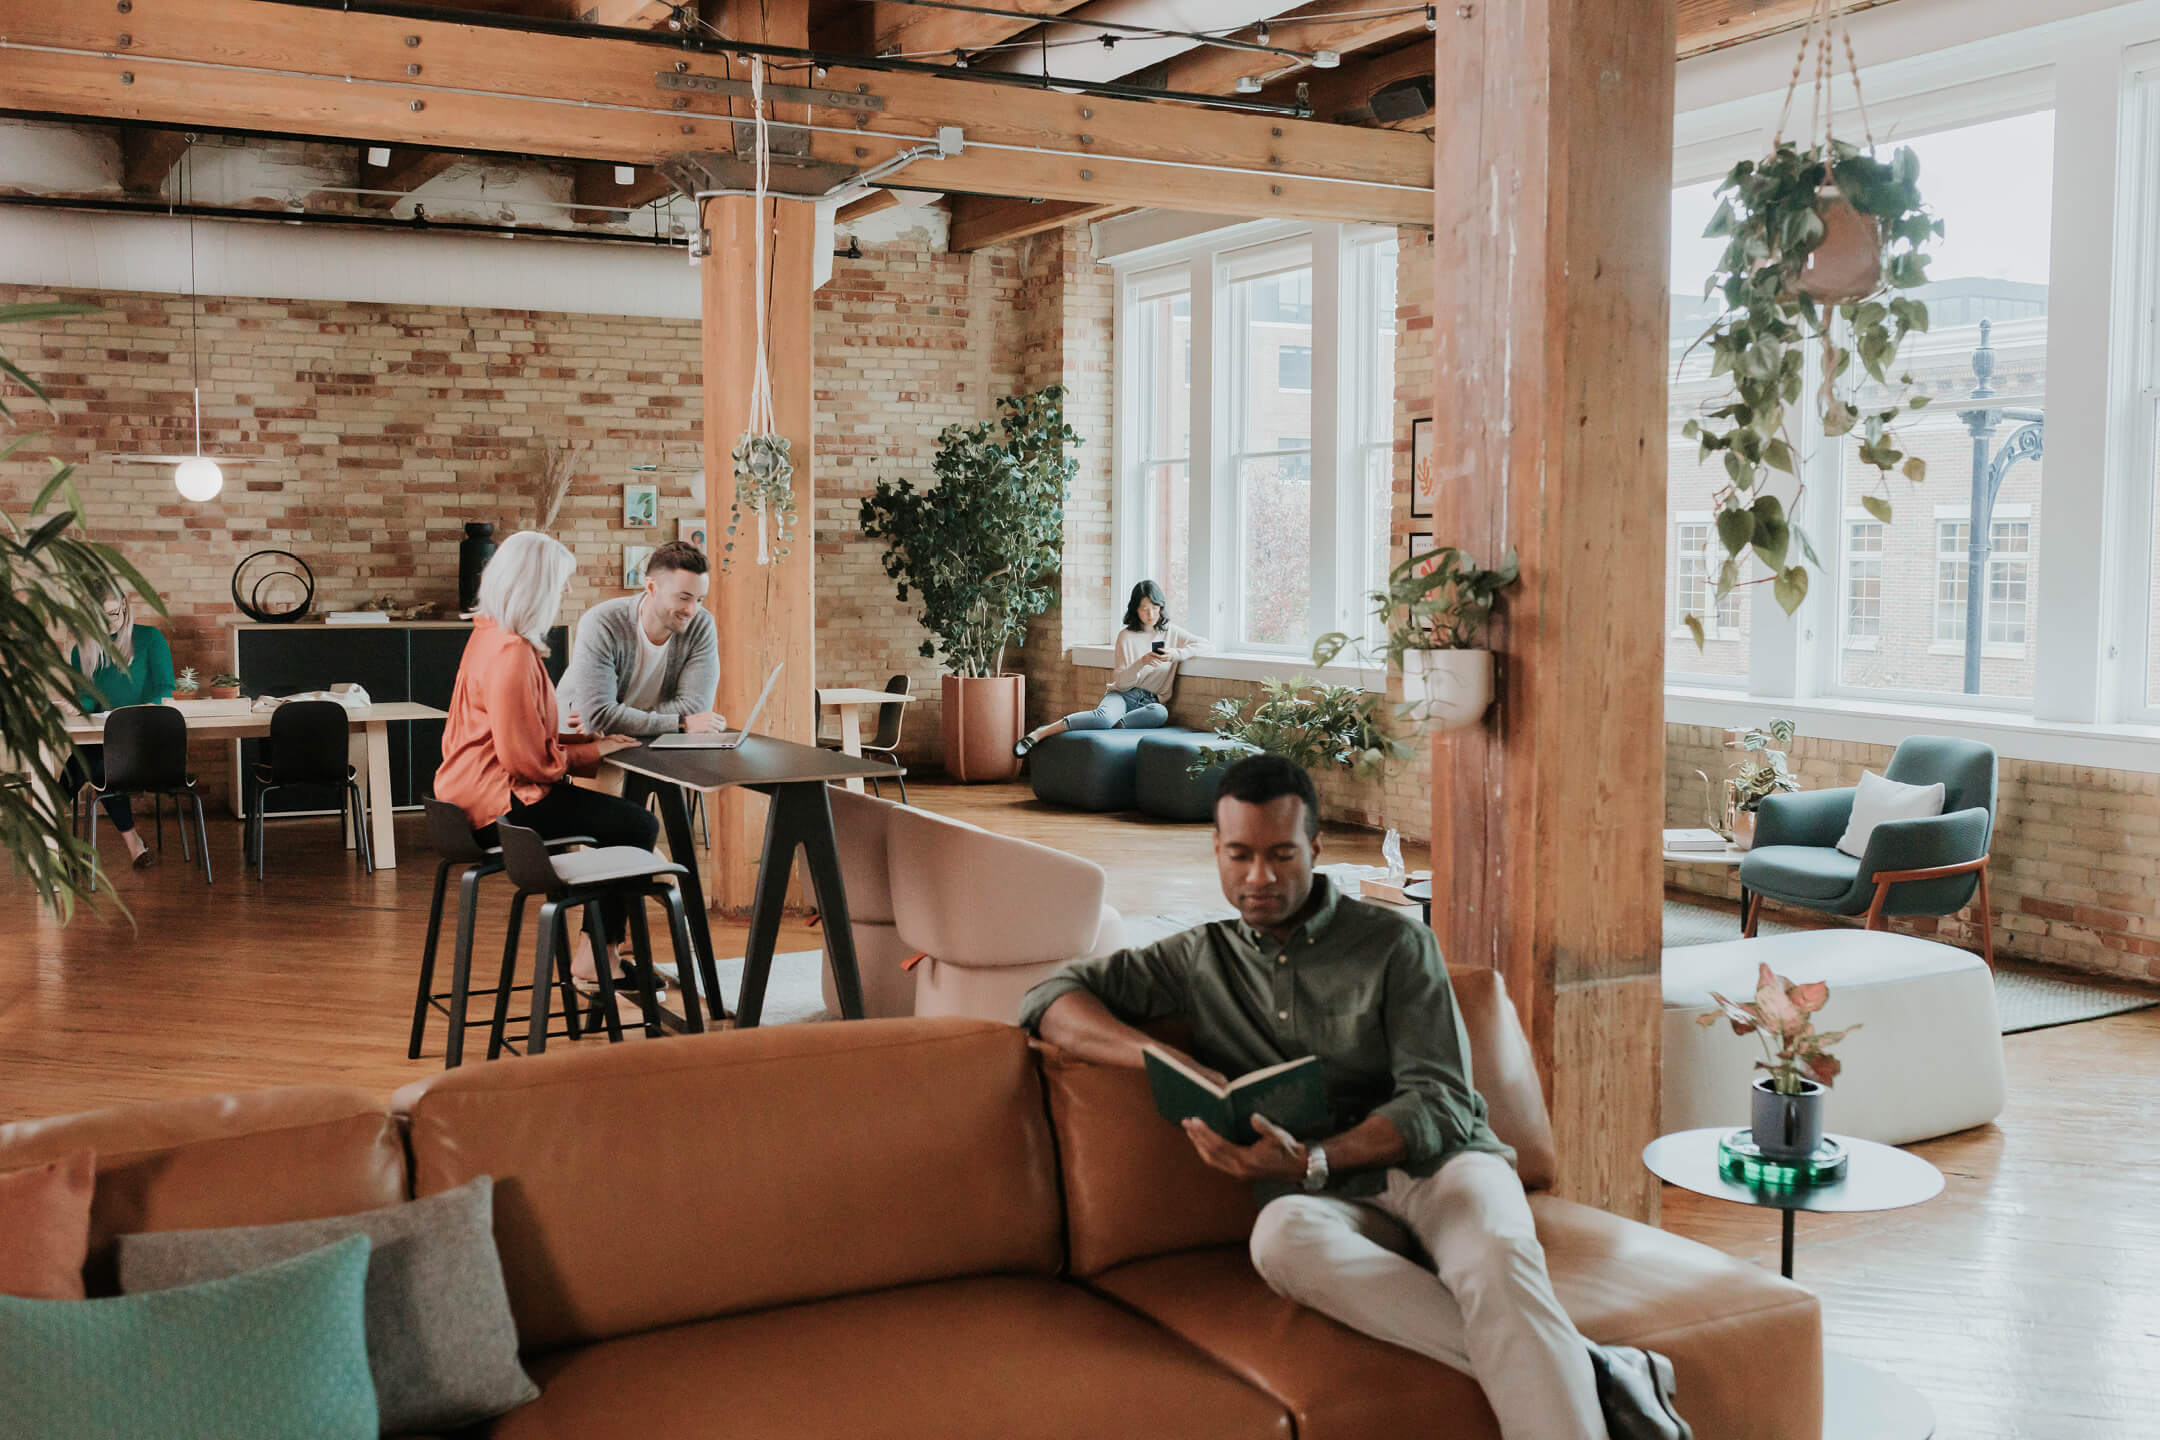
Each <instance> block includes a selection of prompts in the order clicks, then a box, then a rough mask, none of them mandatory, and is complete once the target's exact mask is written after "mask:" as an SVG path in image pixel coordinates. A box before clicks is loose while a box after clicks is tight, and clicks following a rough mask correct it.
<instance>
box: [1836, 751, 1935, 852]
mask: <svg viewBox="0 0 2160 1440" xmlns="http://www.w3.org/2000/svg"><path fill="white" fill-rule="evenodd" d="M1945 793H1946V792H1945V791H1944V789H1943V784H1942V782H1941V781H1940V780H1938V781H1936V782H1935V783H1934V784H1933V785H1906V784H1903V783H1901V782H1899V781H1896V780H1885V779H1884V778H1883V777H1882V776H1880V775H1877V774H1876V773H1875V772H1874V771H1872V770H1863V771H1861V772H1860V784H1859V786H1858V787H1857V788H1855V789H1854V791H1853V801H1852V819H1851V820H1850V821H1848V822H1847V823H1846V826H1845V833H1844V835H1843V836H1841V837H1840V838H1839V840H1838V842H1837V848H1838V849H1840V850H1842V851H1844V852H1845V853H1846V854H1847V855H1850V856H1852V857H1853V858H1854V859H1855V860H1858V859H1861V858H1862V857H1864V856H1865V855H1866V854H1867V842H1868V837H1869V836H1871V835H1873V834H1874V833H1875V827H1876V826H1877V825H1880V824H1882V823H1883V822H1884V821H1885V820H1923V819H1926V818H1927V817H1928V816H1930V815H1940V814H1942V807H1943V796H1944V794H1945Z"/></svg>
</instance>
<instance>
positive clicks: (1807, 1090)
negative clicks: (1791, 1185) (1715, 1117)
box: [1695, 965, 1860, 1164]
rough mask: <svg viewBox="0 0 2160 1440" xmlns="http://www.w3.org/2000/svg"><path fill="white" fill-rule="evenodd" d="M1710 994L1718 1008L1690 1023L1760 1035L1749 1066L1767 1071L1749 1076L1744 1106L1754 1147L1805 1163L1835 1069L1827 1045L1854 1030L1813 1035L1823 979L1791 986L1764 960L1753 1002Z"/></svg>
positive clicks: (1815, 1144)
mask: <svg viewBox="0 0 2160 1440" xmlns="http://www.w3.org/2000/svg"><path fill="white" fill-rule="evenodd" d="M1710 998H1711V999H1712V1000H1713V1001H1715V1002H1716V1004H1717V1007H1718V1008H1717V1009H1715V1010H1712V1011H1710V1012H1708V1013H1707V1014H1704V1015H1700V1016H1697V1017H1696V1020H1695V1023H1696V1024H1698V1025H1715V1024H1716V1023H1717V1022H1718V1021H1719V1020H1727V1021H1730V1022H1731V1024H1732V1028H1733V1034H1735V1035H1759V1036H1761V1037H1762V1045H1763V1054H1764V1057H1765V1058H1763V1059H1761V1060H1758V1061H1756V1062H1755V1068H1756V1069H1758V1070H1763V1071H1767V1072H1768V1073H1767V1074H1765V1075H1763V1076H1762V1077H1761V1078H1760V1079H1758V1080H1756V1082H1755V1084H1754V1087H1753V1091H1752V1093H1751V1095H1750V1097H1749V1099H1750V1104H1749V1110H1748V1118H1749V1120H1750V1121H1751V1122H1752V1124H1751V1126H1750V1128H1751V1130H1752V1131H1753V1137H1752V1138H1753V1142H1754V1145H1755V1148H1756V1149H1758V1150H1760V1151H1761V1152H1762V1154H1763V1155H1764V1156H1765V1157H1766V1158H1769V1159H1771V1160H1776V1161H1781V1162H1784V1163H1789V1164H1796V1163H1802V1162H1805V1161H1807V1160H1809V1159H1810V1158H1812V1157H1813V1156H1814V1155H1815V1153H1816V1151H1817V1150H1818V1149H1820V1148H1821V1146H1822V1139H1823V1120H1822V1110H1823V1097H1824V1095H1826V1094H1828V1093H1829V1089H1830V1086H1831V1085H1832V1084H1834V1083H1835V1082H1836V1080H1837V1077H1838V1070H1839V1068H1840V1066H1839V1062H1838V1060H1837V1059H1836V1057H1834V1056H1833V1055H1831V1053H1830V1047H1831V1046H1833V1045H1835V1044H1837V1043H1838V1042H1839V1041H1841V1040H1843V1039H1844V1038H1845V1037H1846V1036H1847V1035H1850V1034H1852V1032H1853V1031H1855V1030H1857V1029H1859V1028H1860V1027H1859V1026H1857V1025H1848V1026H1846V1027H1845V1028H1844V1029H1843V1030H1832V1031H1829V1032H1827V1033H1823V1034H1818V1033H1816V1030H1815V1019H1814V1017H1815V1014H1816V1012H1817V1011H1819V1010H1821V1009H1822V1008H1823V1006H1824V1005H1825V1004H1826V1003H1827V1002H1828V1001H1829V999H1830V985H1829V983H1828V982H1827V981H1823V980H1817V981H1814V982H1813V983H1811V984H1807V985H1795V984H1793V983H1792V981H1790V980H1787V979H1786V978H1785V977H1784V976H1782V975H1778V974H1775V973H1773V972H1772V971H1771V969H1770V967H1769V966H1768V965H1763V966H1761V967H1760V968H1759V970H1758V972H1757V974H1756V977H1755V998H1754V999H1753V1000H1749V1001H1736V1000H1728V999H1726V998H1725V997H1724V996H1723V995H1720V994H1718V993H1717V991H1715V990H1713V991H1711V992H1710Z"/></svg>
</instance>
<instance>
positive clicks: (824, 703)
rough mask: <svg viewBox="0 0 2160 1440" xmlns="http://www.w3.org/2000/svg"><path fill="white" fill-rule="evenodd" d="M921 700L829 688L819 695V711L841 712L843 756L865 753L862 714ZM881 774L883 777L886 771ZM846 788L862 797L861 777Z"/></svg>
mask: <svg viewBox="0 0 2160 1440" xmlns="http://www.w3.org/2000/svg"><path fill="white" fill-rule="evenodd" d="M921 698H922V697H921V696H920V695H909V694H904V693H902V692H900V691H897V690H864V689H859V688H857V687H854V686H834V687H826V688H821V689H820V690H819V691H818V692H817V703H818V708H819V709H820V710H837V711H839V712H840V753H841V754H843V755H860V754H862V714H863V711H865V710H875V709H877V708H878V707H879V706H880V705H912V704H914V703H915V702H916V701H917V700H920V699H921ZM878 773H879V774H881V775H882V774H883V773H884V772H883V771H880V772H878ZM847 788H848V789H850V790H852V791H854V792H855V793H856V794H858V795H860V794H862V777H861V776H860V775H858V776H855V777H853V778H852V779H850V780H849V781H848V782H847Z"/></svg>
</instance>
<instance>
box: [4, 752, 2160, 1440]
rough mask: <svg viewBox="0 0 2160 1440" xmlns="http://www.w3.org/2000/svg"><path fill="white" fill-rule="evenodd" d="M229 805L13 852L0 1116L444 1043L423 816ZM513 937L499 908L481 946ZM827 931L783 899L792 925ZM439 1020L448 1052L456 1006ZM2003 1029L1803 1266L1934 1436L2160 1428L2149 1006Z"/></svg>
mask: <svg viewBox="0 0 2160 1440" xmlns="http://www.w3.org/2000/svg"><path fill="white" fill-rule="evenodd" d="M912 788H913V790H914V798H915V799H916V801H917V802H918V803H921V804H927V805H928V806H929V807H931V808H933V809H937V810H940V811H943V812H945V813H948V814H952V815H956V816H959V817H961V818H965V819H968V820H972V821H974V822H976V823H979V824H983V825H986V826H989V827H990V828H993V829H996V830H999V831H1001V832H1003V833H1007V834H1014V835H1020V836H1024V837H1026V838H1028V839H1033V840H1038V841H1042V842H1045V843H1048V844H1053V845H1056V846H1058V847H1060V848H1062V849H1065V850H1069V851H1072V852H1074V853H1077V854H1081V855H1085V856H1087V857H1088V858H1090V859H1092V860H1095V861H1096V862H1098V863H1099V864H1101V865H1103V866H1104V868H1105V869H1107V870H1108V871H1109V873H1110V877H1111V878H1110V900H1111V903H1112V904H1114V905H1116V906H1117V907H1118V908H1119V909H1121V910H1124V911H1126V912H1128V913H1135V914H1138V913H1148V912H1160V911H1170V910H1179V909H1185V908H1189V907H1192V906H1197V905H1209V904H1217V903H1219V902H1220V896H1219V892H1218V891H1217V889H1216V885H1215V875H1214V869H1213V866H1212V864H1211V861H1210V856H1209V852H1208V845H1207V832H1206V830H1205V829H1204V828H1202V827H1199V826H1186V825H1171V824H1164V823H1153V822H1144V821H1134V820H1128V819H1124V818H1106V817H1097V816H1082V815H1074V814H1071V813H1069V812H1062V811H1053V810H1050V809H1048V808H1046V807H1043V806H1040V805H1037V804H1036V803H1035V802H1034V801H1033V800H1032V799H1030V798H1029V797H1028V796H1027V794H1026V792H1025V791H1023V790H1021V789H1019V788H1018V787H1009V786H996V787H981V788H974V789H963V788H959V787H939V786H932V785H928V784H923V785H917V786H914V787H912ZM212 829H213V836H212V840H213V853H214V856H215V860H216V863H217V866H218V879H217V883H216V885H215V886H211V887H205V886H204V885H203V883H202V877H201V873H200V872H199V871H195V870H191V869H189V868H187V867H186V866H184V865H183V864H182V863H181V861H180V855H179V845H178V839H177V837H176V836H175V835H174V834H173V833H172V830H171V827H170V826H168V827H167V841H168V850H167V858H166V863H165V864H163V865H162V866H159V867H157V868H154V869H151V870H148V871H128V872H125V873H123V874H122V875H121V876H120V877H119V881H118V891H119V894H120V895H121V896H122V897H123V898H124V899H125V900H126V902H127V903H128V904H129V905H130V907H132V909H133V911H134V915H135V922H136V928H135V929H133V930H131V929H130V927H129V925H128V924H127V922H125V921H123V920H120V919H117V918H115V917H112V916H110V915H87V916H85V917H83V918H81V919H78V920H77V922H76V923H75V924H73V925H71V926H69V927H67V928H66V929H64V930H63V929H61V928H60V927H58V926H56V925H54V924H53V923H52V921H51V920H50V919H49V918H48V917H45V916H43V915H42V914H41V913H40V912H39V911H38V910H37V908H36V907H35V905H34V904H33V903H32V900H31V898H30V896H29V894H28V892H27V890H26V889H24V888H23V887H22V886H21V885H20V883H19V882H17V881H15V880H13V879H12V878H7V877H4V876H0V922H4V923H0V1122H4V1121H7V1120H12V1119H23V1118H28V1117H33V1116H39V1115H51V1114H59V1113H64V1112H67V1111H72V1110H83V1109H90V1108H94V1107H97V1106H102V1105H111V1104H118V1103H125V1102H129V1101H137V1100H149V1099H157V1098H163V1097H169V1096H179V1095H190V1094H197V1093H201V1092H203V1091H207V1090H214V1089H233V1088H247V1087H253V1086H262V1085H276V1084H286V1083H292V1082H295V1081H303V1080H305V1081H315V1082H324V1081H331V1082H342V1083H348V1084H354V1085H359V1086H362V1087H364V1088H366V1089H369V1090H372V1091H376V1092H379V1093H387V1092H388V1091H390V1090H391V1089H393V1088H394V1087H396V1086H397V1085H399V1084H402V1083H404V1082H405V1081H407V1080H411V1079H414V1078H417V1077H419V1076H421V1075H424V1074H428V1073H430V1072H431V1071H432V1070H433V1069H434V1068H435V1067H436V1066H437V1065H439V1064H440V1060H439V1059H430V1060H422V1061H409V1060H407V1059H406V1058H405V1040H406V1031H407V1026H408V1023H409V1018H410V1007H411V1003H412V984H413V979H414V974H415V966H416V964H417V960H418V956H419V953H420V943H421V941H420V936H421V930H422V926H423V923H424V921H425V919H426V914H427V898H428V889H429V884H430V881H431V880H432V877H433V870H434V867H433V864H432V863H431V859H430V856H429V853H428V849H427V846H426V843H425V838H424V836H423V835H422V833H421V831H420V827H419V826H418V824H417V823H415V822H414V821H413V820H410V819H405V818H401V819H400V821H399V832H398V834H399V849H400V852H401V854H403V855H404V856H405V864H404V865H403V866H401V867H400V868H398V869H396V870H389V871H382V872H378V873H377V874H376V875H375V876H373V877H372V878H369V877H364V876H362V875H360V874H359V872H358V867H357V864H356V863H355V862H354V861H353V860H351V859H350V858H349V857H348V855H347V854H346V852H344V851H343V850H342V849H339V848H338V846H337V844H336V840H335V838H334V827H332V826H331V825H330V824H328V823H327V822H319V821H295V822H288V823H287V824H285V825H283V826H274V827H273V828H272V831H271V867H272V868H271V875H270V879H269V881H268V883H267V884H259V883H257V882H256V881H255V880H254V878H253V877H252V876H250V875H243V874H242V872H241V866H240V856H239V827H238V826H237V825H235V824H233V823H231V822H230V821H229V820H228V821H227V822H225V823H224V824H222V825H218V824H213V827H212ZM1326 843H1327V845H1328V847H1329V854H1328V855H1327V857H1326V858H1329V859H1347V860H1360V861H1368V862H1369V861H1375V860H1377V858H1378V837H1376V836H1373V835H1371V834H1367V833H1362V832H1353V831H1345V832H1341V833H1336V832H1330V834H1329V835H1328V837H1327V840H1326ZM112 854H113V857H114V859H115V860H116V861H117V858H118V851H117V848H115V849H114V850H113V852H112ZM1408 858H1409V861H1410V863H1411V864H1412V865H1413V866H1416V865H1421V864H1422V863H1424V861H1423V856H1422V854H1421V853H1418V852H1417V851H1416V850H1415V849H1414V848H1413V849H1412V851H1411V854H1410V855H1409V857H1408ZM741 935H742V927H741V926H740V925H729V924H725V923H722V924H718V925H716V927H715V940H716V943H717V944H719V946H720V947H721V949H722V951H723V953H734V954H739V953H741ZM500 938H501V937H500V928H499V921H496V920H495V919H494V917H492V916H491V917H489V918H488V920H487V921H486V922H484V923H483V928H482V930H481V933H480V941H479V952H478V953H480V954H483V955H485V954H489V953H491V946H492V947H493V948H494V949H499V946H500ZM817 943H818V942H817V938H816V934H815V932H814V931H812V930H810V929H809V928H808V927H806V926H803V925H801V924H799V923H796V922H791V923H790V925H789V928H788V931H787V932H786V933H785V934H783V936H782V942H781V948H783V949H810V948H814V947H815V946H816V945H817ZM431 1041H432V1043H431V1045H430V1053H431V1055H432V1056H437V1057H439V1056H440V1054H441V1040H440V1029H439V1027H438V1028H437V1029H436V1030H435V1032H434V1034H433V1035H432V1036H431ZM2004 1047H2005V1050H2006V1052H2007V1056H2008V1061H2009V1074H2010V1095H2011V1100H2010V1107H2009V1109H2008V1110H2006V1111H2005V1112H2004V1114H2003V1117H2002V1119H2001V1121H2000V1122H1999V1123H1998V1124H1996V1125H1992V1126H1985V1127H1982V1128H1981V1129H1978V1130H1974V1131H1969V1132H1967V1133H1965V1134H1963V1135H1957V1136H1952V1137H1949V1138H1947V1139H1944V1140H1938V1141H1935V1142H1932V1143H1930V1144H1926V1145H1921V1146H1917V1147H1915V1149H1916V1150H1917V1151H1918V1153H1920V1154H1922V1155H1925V1156H1927V1157H1928V1158H1929V1159H1930V1160H1932V1161H1933V1162H1934V1163H1935V1164H1936V1165H1938V1166H1940V1167H1941V1168H1942V1169H1943V1171H1944V1172H1945V1174H1946V1175H1947V1176H1948V1177H1949V1183H1948V1186H1947V1188H1946V1190H1945V1192H1944V1194H1943V1195H1942V1196H1941V1197H1939V1198H1938V1199H1936V1200H1935V1201H1933V1202H1931V1203H1929V1204H1927V1205H1924V1206H1920V1207H1917V1208H1915V1209H1912V1210H1906V1211H1896V1212H1890V1213H1885V1214H1872V1215H1849V1216H1812V1215H1804V1216H1802V1217H1800V1236H1799V1239H1800V1243H1799V1254H1798V1260H1797V1270H1798V1275H1799V1278H1800V1279H1801V1281H1802V1282H1803V1283H1805V1284H1807V1285H1809V1286H1811V1287H1812V1288H1814V1289H1815V1290H1817V1291H1818V1292H1819V1293H1820V1294H1821V1295H1822V1296H1823V1304H1824V1314H1825V1325H1826V1330H1827V1334H1828V1339H1829V1343H1830V1345H1831V1347H1832V1348H1833V1349H1835V1350H1838V1351H1842V1352H1843V1353H1845V1354H1847V1355H1850V1356H1853V1357H1854V1358H1856V1359H1861V1360H1865V1361H1866V1362H1867V1363H1869V1364H1872V1365H1875V1366H1877V1367H1878V1368H1881V1369H1885V1370H1888V1371H1891V1372H1893V1373H1895V1374H1897V1375H1899V1376H1901V1377H1903V1378H1904V1379H1906V1380H1907V1381H1909V1382H1910V1383H1912V1384H1913V1385H1915V1386H1917V1387H1918V1388H1919V1389H1920V1390H1921V1391H1922V1392H1923V1393H1924V1394H1925V1395H1926V1396H1927V1398H1928V1399H1929V1401H1930V1402H1931V1403H1932V1404H1933V1405H1934V1407H1935V1410H1936V1413H1937V1415H1938V1417H1939V1422H1940V1423H1939V1428H1938V1430H1937V1432H1936V1433H1937V1435H1938V1436H1941V1437H1945V1440H2088V1437H2091V1440H2099V1437H2109V1440H2115V1437H2160V1119H2156V1118H2155V1117H2154V1114H2153V1109H2154V1106H2153V1102H2152V1100H2151V1099H2150V1095H2149V1093H2148V1090H2147V1087H2148V1086H2152V1087H2154V1088H2155V1089H2160V1010H2147V1011H2142V1012H2139V1013H2136V1014H2132V1015H2123V1016H2117V1017H2114V1018H2111V1019H2106V1020H2100V1021H2095V1022H2091V1023H2088V1024H2082V1025H2072V1026H2065V1027H2061V1028H2058V1029H2053V1030H2042V1031H2037V1032H2033V1033H2030V1034H2025V1035H2014V1036H2010V1037H2007V1038H2006V1039H2005V1041H2004ZM1664 1223H1665V1225H1666V1227H1667V1228H1668V1229H1671V1230H1674V1231H1676V1232H1678V1233H1680V1234H1684V1235H1688V1236H1692V1237H1694V1238H1696V1239H1698V1240H1702V1241H1704V1242H1705V1243H1708V1244H1711V1245H1715V1246H1717V1247H1719V1248H1721V1249H1724V1250H1727V1251H1730V1252H1732V1253H1733V1254H1736V1255H1741V1256H1745V1257H1747V1258H1748V1259H1751V1260H1753V1261H1755V1262H1757V1263H1759V1264H1762V1265H1764V1266H1766V1267H1772V1268H1774V1267H1775V1266H1776V1264H1777V1235H1778V1226H1777V1217H1776V1215H1775V1214H1774V1213H1773V1212H1768V1211H1754V1210H1750V1209H1746V1208H1744V1207H1741V1206H1736V1205H1729V1204H1725V1203H1722V1202H1719V1201H1714V1200H1708V1199H1703V1198H1701V1197H1698V1196H1694V1195H1690V1194H1688V1193H1686V1192H1682V1191H1677V1190H1672V1189H1669V1188H1668V1189H1667V1191H1666V1192H1665V1197H1664ZM1684 1398H1685V1397H1683V1399H1684ZM1766 1401H1768V1402H1769V1403H1774V1398H1773V1397H1766ZM1702 1440H1717V1437H1714V1436H1705V1437H1702Z"/></svg>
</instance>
